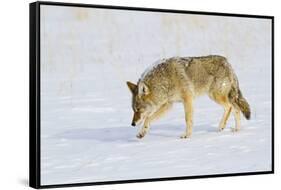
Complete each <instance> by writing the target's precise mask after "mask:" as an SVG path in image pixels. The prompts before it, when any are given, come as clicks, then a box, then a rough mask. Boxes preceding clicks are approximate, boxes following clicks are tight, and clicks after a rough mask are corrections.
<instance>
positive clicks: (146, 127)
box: [137, 103, 172, 138]
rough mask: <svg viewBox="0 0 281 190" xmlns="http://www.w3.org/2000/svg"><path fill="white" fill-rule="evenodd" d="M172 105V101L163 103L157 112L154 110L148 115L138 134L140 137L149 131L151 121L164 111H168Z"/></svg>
mask: <svg viewBox="0 0 281 190" xmlns="http://www.w3.org/2000/svg"><path fill="white" fill-rule="evenodd" d="M171 106H172V105H171V104H170V103H165V104H163V105H162V106H161V107H160V108H159V109H158V110H157V111H156V112H154V113H153V114H152V115H151V116H149V117H147V118H146V119H145V121H144V125H143V127H142V128H141V130H140V132H139V133H138V134H137V137H138V138H143V137H144V136H145V135H146V134H147V132H148V131H149V128H150V123H151V122H152V121H154V120H155V119H157V118H159V117H160V116H162V115H163V114H164V113H166V112H167V111H168V110H169V108H170V107H171Z"/></svg>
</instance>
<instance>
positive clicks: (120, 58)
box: [41, 6, 272, 185]
mask: <svg viewBox="0 0 281 190" xmlns="http://www.w3.org/2000/svg"><path fill="white" fill-rule="evenodd" d="M41 14H42V15H41V45H42V47H41V182H42V184H43V185H50V184H62V183H64V184H65V183H82V182H98V181H112V180H129V179H144V178H145V179H148V178H161V177H173V176H193V175H207V174H222V173H240V172H253V171H268V170H270V169H271V138H272V137H271V119H272V118H271V41H270V39H271V30H270V28H271V25H270V20H266V19H253V18H251V19H249V18H234V17H217V16H199V15H184V14H168V13H151V12H134V11H117V10H114V11H113V10H97V9H89V8H86V9H85V8H84V9H83V8H71V7H55V6H43V7H42V8H41ZM209 54H220V55H224V56H226V57H228V59H229V62H230V63H231V64H232V66H233V68H234V70H235V72H236V74H237V75H238V78H239V81H240V87H241V90H242V92H243V94H244V96H245V97H246V99H247V100H248V101H249V103H250V105H251V109H252V118H251V120H250V121H247V120H245V119H244V118H243V119H242V130H241V131H240V132H238V133H233V132H232V131H231V128H232V127H234V119H233V116H231V118H230V120H229V122H228V124H227V128H226V129H225V131H223V132H217V129H218V123H219V121H220V119H221V117H222V113H223V109H222V108H221V107H220V106H219V105H217V104H215V103H214V102H212V101H211V100H210V99H209V98H207V97H200V98H198V99H197V100H196V103H195V107H194V109H195V113H194V130H193V131H194V132H193V135H192V138H191V139H180V138H179V137H180V135H181V134H182V133H183V131H184V129H185V122H184V112H183V107H182V105H181V104H175V105H174V108H173V109H172V110H171V111H170V112H169V113H168V114H167V115H166V116H165V117H163V118H162V119H160V120H159V121H156V122H155V123H153V124H152V127H151V130H150V132H149V133H148V135H147V136H146V137H145V138H143V139H137V138H136V137H135V136H136V134H137V131H138V130H139V128H134V127H131V126H130V123H131V119H132V110H131V105H130V104H131V94H130V92H129V90H128V89H127V86H126V83H125V82H126V81H127V80H131V81H134V82H136V81H137V79H138V78H139V77H140V75H141V73H142V72H143V71H144V70H145V68H147V67H148V66H149V65H150V64H152V63H153V62H155V61H156V60H158V59H161V58H167V57H170V56H200V55H209Z"/></svg>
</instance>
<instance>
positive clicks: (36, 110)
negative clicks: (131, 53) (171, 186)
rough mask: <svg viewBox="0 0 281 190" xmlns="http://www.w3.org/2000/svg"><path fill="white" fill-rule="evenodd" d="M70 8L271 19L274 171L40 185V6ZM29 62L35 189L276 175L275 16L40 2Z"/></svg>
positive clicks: (33, 11)
mask: <svg viewBox="0 0 281 190" xmlns="http://www.w3.org/2000/svg"><path fill="white" fill-rule="evenodd" d="M41 5H54V6H70V7H88V8H103V9H118V10H132V11H149V12H165V13H182V14H196V15H217V16H225V17H245V18H262V19H269V20H271V26H272V28H271V31H272V34H271V42H272V51H271V52H272V54H271V62H272V71H271V72H272V78H271V84H272V92H271V95H272V105H271V106H272V129H271V131H272V134H271V136H272V151H271V152H272V155H271V158H272V161H271V162H272V168H271V170H269V171H258V172H246V173H229V174H215V175H199V176H182V177H168V178H154V179H138V180H122V181H104V182H91V183H72V184H58V185H57V184H56V185H42V184H41V182H40V172H41V170H40V166H41V164H40V6H41ZM29 15H30V17H29V27H30V28H29V31H30V33H29V39H30V42H29V44H30V47H29V48H30V49H29V52H30V54H29V59H30V65H29V68H30V75H29V85H30V88H29V94H30V96H29V107H30V109H29V123H30V125H29V151H30V152H29V185H30V187H33V188H55V187H72V186H88V185H104V184H121V183H136V182H151V181H165V180H183V179H195V178H211V177H227V176H242V175H259V174H273V173H274V17H273V16H264V15H248V14H233V13H218V12H200V11H186V10H169V9H156V8H140V7H121V6H108V5H91V4H80V3H62V2H46V1H39V2H34V3H30V5H29Z"/></svg>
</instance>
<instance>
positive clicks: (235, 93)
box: [228, 87, 251, 120]
mask: <svg viewBox="0 0 281 190" xmlns="http://www.w3.org/2000/svg"><path fill="white" fill-rule="evenodd" d="M228 98H229V100H230V102H231V104H232V105H233V106H234V107H236V108H239V110H240V111H241V112H242V113H243V115H244V116H245V118H246V119H248V120H249V119H250V118H251V110H250V105H249V104H248V102H247V100H246V99H245V98H244V97H243V95H242V93H241V91H240V89H239V88H235V87H232V88H231V90H230V92H229V94H228Z"/></svg>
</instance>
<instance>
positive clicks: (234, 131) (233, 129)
mask: <svg viewBox="0 0 281 190" xmlns="http://www.w3.org/2000/svg"><path fill="white" fill-rule="evenodd" d="M231 131H232V132H233V133H236V132H238V131H240V129H238V128H232V129H231Z"/></svg>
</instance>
